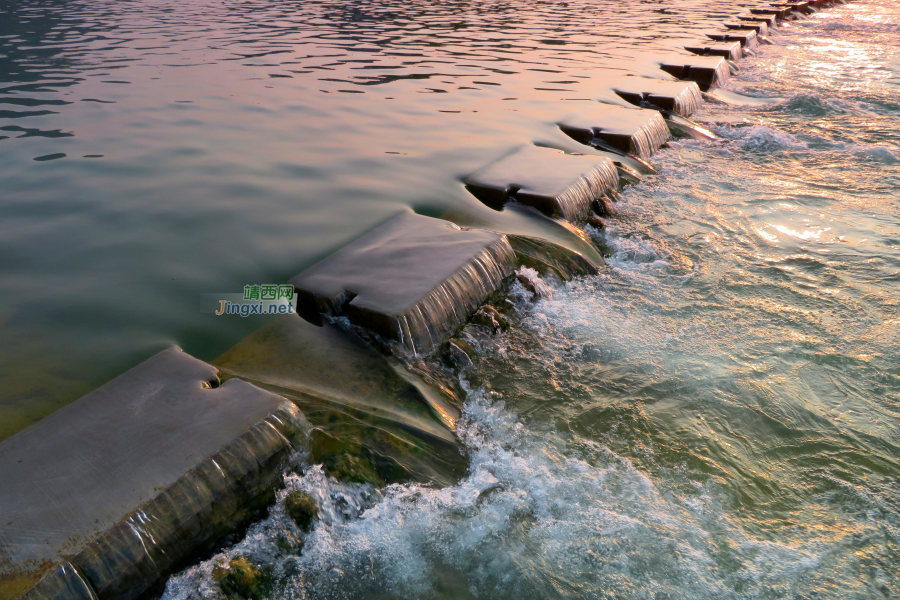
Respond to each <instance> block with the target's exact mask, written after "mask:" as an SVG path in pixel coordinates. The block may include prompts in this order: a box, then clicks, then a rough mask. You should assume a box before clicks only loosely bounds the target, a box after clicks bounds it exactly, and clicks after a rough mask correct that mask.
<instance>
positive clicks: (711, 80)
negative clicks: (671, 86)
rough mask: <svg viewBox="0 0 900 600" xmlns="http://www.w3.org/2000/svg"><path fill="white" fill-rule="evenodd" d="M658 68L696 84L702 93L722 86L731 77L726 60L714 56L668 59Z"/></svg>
mask: <svg viewBox="0 0 900 600" xmlns="http://www.w3.org/2000/svg"><path fill="white" fill-rule="evenodd" d="M660 68H661V69H662V70H663V71H665V72H666V73H668V74H669V75H671V76H673V77H676V78H678V79H682V80H687V81H694V82H696V83H697V85H698V86H700V89H701V90H704V91H705V90H708V89H710V88H712V87H716V86H720V85H722V84H724V83H725V82H726V81H728V78H729V76H730V75H731V71H730V70H729V68H728V63H727V62H726V60H725V59H724V58H720V57H715V56H693V57H687V56H686V57H684V58H682V59H670V60H667V61H666V62H663V63H661V64H660Z"/></svg>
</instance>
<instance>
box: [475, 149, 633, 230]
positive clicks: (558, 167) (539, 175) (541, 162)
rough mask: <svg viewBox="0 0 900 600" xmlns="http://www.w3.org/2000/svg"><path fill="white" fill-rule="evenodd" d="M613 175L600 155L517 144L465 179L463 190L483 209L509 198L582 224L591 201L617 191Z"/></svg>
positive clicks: (613, 169)
mask: <svg viewBox="0 0 900 600" xmlns="http://www.w3.org/2000/svg"><path fill="white" fill-rule="evenodd" d="M618 184H619V173H618V171H617V170H616V166H615V164H614V163H613V162H612V161H611V160H610V159H608V158H606V157H604V156H586V155H573V154H565V153H564V152H561V151H559V150H554V149H552V148H539V147H537V146H532V145H527V146H522V147H521V148H519V149H518V150H516V151H515V152H513V153H512V154H510V155H509V156H506V157H505V158H502V159H500V160H498V161H497V162H495V163H493V164H491V165H488V166H487V167H485V168H483V169H482V170H480V171H478V172H477V173H475V174H474V175H472V176H471V177H469V178H468V179H466V188H468V190H469V191H470V192H472V194H473V195H474V196H475V197H476V198H478V199H479V200H481V201H482V202H484V203H485V204H487V205H488V206H494V207H500V206H503V205H504V204H506V202H508V201H510V200H515V201H517V202H519V203H520V204H524V205H526V206H531V207H533V208H536V209H537V210H539V211H541V212H542V213H544V214H545V215H547V216H549V217H554V218H561V219H565V220H567V221H570V222H572V223H578V222H580V221H582V220H584V219H585V218H586V217H587V216H588V215H589V214H590V212H591V204H592V203H593V202H594V200H597V199H600V198H603V197H605V196H607V195H608V194H609V193H610V192H611V191H614V190H617V189H618Z"/></svg>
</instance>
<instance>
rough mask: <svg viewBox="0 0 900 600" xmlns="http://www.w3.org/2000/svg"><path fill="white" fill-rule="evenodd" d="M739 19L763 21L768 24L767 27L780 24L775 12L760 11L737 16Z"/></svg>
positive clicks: (748, 21) (749, 21)
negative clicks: (765, 12)
mask: <svg viewBox="0 0 900 600" xmlns="http://www.w3.org/2000/svg"><path fill="white" fill-rule="evenodd" d="M737 18H738V20H739V21H744V22H747V23H754V22H762V23H765V24H766V27H768V28H769V29H772V28H774V27H776V26H777V25H778V17H777V16H776V15H775V14H774V13H770V14H759V13H751V14H744V15H738V16H737Z"/></svg>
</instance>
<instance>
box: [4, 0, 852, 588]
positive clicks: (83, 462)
mask: <svg viewBox="0 0 900 600" xmlns="http://www.w3.org/2000/svg"><path fill="white" fill-rule="evenodd" d="M660 4H665V3H660ZM672 4H678V3H677V2H673V3H672ZM689 4H690V3H689ZM693 4H698V3H696V2H695V3H693ZM699 4H703V3H702V2H700V3H699ZM706 4H707V5H710V4H711V5H715V7H716V11H715V12H717V13H722V14H723V15H725V13H727V15H726V16H724V18H723V19H720V21H721V26H720V29H716V30H714V29H711V25H710V21H711V19H710V18H709V17H704V18H703V19H701V21H702V22H698V23H697V26H696V28H693V29H689V28H685V27H684V26H682V27H681V29H680V30H678V31H674V30H672V29H671V27H670V26H669V25H665V24H664V25H661V29H662V31H661V33H660V36H659V40H656V41H654V42H653V44H654V46H652V47H651V48H649V49H647V50H646V52H645V51H644V48H643V43H642V44H641V45H638V46H636V47H635V49H633V50H631V49H628V48H627V47H623V46H622V45H621V44H620V43H619V42H617V44H618V45H617V46H616V48H615V53H611V57H608V58H605V59H603V60H602V61H601V62H600V64H599V66H597V65H595V66H596V68H597V69H600V70H601V71H603V70H604V69H607V70H608V72H604V73H605V74H604V75H601V77H600V79H599V80H598V81H600V82H602V83H601V84H600V85H602V86H603V87H602V89H600V88H597V89H592V90H591V91H590V92H589V93H590V94H591V96H592V97H591V100H590V102H583V103H581V104H580V105H579V106H577V107H572V109H571V110H570V111H565V112H564V111H562V110H561V105H554V108H553V110H554V111H559V112H558V113H557V114H554V115H552V116H551V118H545V119H543V121H542V122H543V123H544V124H545V126H546V127H545V129H543V130H542V131H541V132H540V133H539V134H538V133H536V134H535V136H534V137H533V138H530V139H519V141H518V142H517V143H504V144H503V145H502V146H498V147H496V148H493V149H491V150H490V151H489V152H485V154H483V155H482V156H481V157H479V161H481V162H478V161H474V160H467V161H459V162H458V163H455V164H460V165H465V166H466V168H467V169H468V171H465V172H463V169H462V168H460V169H459V170H458V172H455V173H452V174H448V177H451V176H452V177H455V178H456V179H455V184H454V185H456V186H457V188H458V190H459V197H458V198H459V200H458V202H457V204H451V205H450V206H449V207H448V208H447V210H444V211H435V210H420V211H414V210H408V209H402V210H394V211H393V214H391V215H389V216H388V218H382V217H384V216H385V215H379V217H378V218H374V217H373V218H370V219H369V220H368V222H367V223H366V226H365V227H362V226H361V228H362V229H364V231H362V232H361V233H360V234H359V235H354V236H352V237H351V239H346V238H347V236H344V237H343V238H342V240H343V241H342V243H341V244H340V245H338V246H337V247H336V248H335V247H334V244H332V245H331V246H329V247H327V248H325V249H322V250H320V251H317V252H316V253H310V256H313V255H315V257H316V258H317V259H318V260H315V261H311V260H304V261H298V265H297V266H296V268H295V267H288V268H292V269H293V268H295V270H298V271H299V272H297V274H296V275H295V276H293V277H292V278H290V279H288V280H287V281H286V282H279V283H287V284H289V285H291V286H293V289H294V294H295V298H296V312H297V313H298V314H297V315H285V316H283V317H279V318H278V320H276V321H272V322H271V323H270V324H268V325H265V326H263V327H262V328H258V329H257V330H255V331H253V332H250V333H249V335H248V336H247V337H245V339H244V341H242V342H240V343H238V344H237V345H234V346H232V347H231V349H230V350H227V351H226V352H225V353H224V354H222V356H221V357H220V358H219V359H217V360H215V361H205V360H204V361H201V360H199V359H197V358H194V357H193V356H191V355H189V354H187V353H186V352H184V351H182V350H181V349H180V348H178V347H169V348H168V349H165V350H162V351H161V352H159V353H156V354H154V355H153V356H152V357H151V358H149V359H147V360H145V361H143V362H140V363H139V364H137V365H136V366H134V367H133V368H131V369H129V370H127V371H125V372H124V373H122V374H121V375H119V376H118V377H116V378H114V379H112V380H111V381H109V382H107V383H105V384H103V385H101V386H99V387H97V388H96V389H94V390H93V391H90V392H88V393H87V394H85V395H83V396H81V397H80V398H79V399H77V400H75V401H73V402H71V403H69V404H67V405H66V406H64V407H62V408H60V409H59V410H57V411H55V412H52V413H51V414H49V415H48V416H45V417H44V418H42V419H40V420H38V421H37V422H36V423H34V424H32V425H30V426H29V427H27V428H25V429H23V430H21V431H18V432H17V433H15V434H13V435H11V436H10V437H8V438H6V439H2V440H0V599H2V600H15V599H18V598H27V599H28V600H39V599H48V600H50V599H52V600H75V599H83V600H139V599H142V598H147V597H153V596H156V595H159V594H160V593H161V591H162V589H163V588H164V586H165V585H166V582H167V581H168V578H169V577H170V576H171V575H173V574H175V573H178V572H179V571H182V570H183V569H185V568H187V567H191V566H192V565H195V564H197V563H198V562H199V561H202V560H205V559H206V558H208V557H209V556H211V555H212V554H214V553H215V552H218V551H221V549H222V548H223V547H227V546H228V544H230V543H232V542H230V541H229V542H227V543H226V542H223V540H231V539H232V538H233V537H234V536H235V535H237V534H240V533H242V532H244V531H246V530H247V528H248V527H251V526H252V525H253V524H254V523H257V522H259V521H260V520H261V519H262V518H264V516H265V515H266V514H267V511H271V514H275V513H277V514H279V515H281V514H282V513H284V511H285V510H286V509H285V508H284V507H285V506H287V504H286V502H287V501H286V499H285V498H286V496H285V494H284V493H282V491H281V489H280V488H281V486H283V485H284V480H285V477H286V476H287V477H291V476H292V475H291V474H292V473H296V471H297V469H298V467H297V464H298V462H297V461H298V460H301V458H298V457H306V458H309V456H312V457H313V459H314V460H315V459H316V458H322V460H321V461H320V462H321V463H322V464H324V465H325V473H326V474H327V475H329V476H331V477H333V478H334V479H336V480H338V481H341V480H342V478H343V480H346V481H352V482H355V483H357V484H364V485H369V486H370V487H372V489H375V488H380V487H384V486H386V485H388V484H390V483H393V482H398V483H405V482H409V481H420V480H421V481H422V482H423V483H424V482H427V481H432V482H438V483H440V484H444V483H451V482H452V481H453V477H458V475H459V471H460V469H459V465H458V460H457V459H458V458H459V438H458V437H457V431H456V428H457V423H458V422H461V421H462V420H464V413H465V410H464V407H463V403H462V401H461V400H460V398H461V396H462V395H463V394H464V392H465V390H463V389H462V388H463V387H464V386H462V385H461V384H458V383H456V382H453V381H450V382H448V381H447V379H448V378H447V377H446V375H445V373H444V372H442V371H441V370H440V369H438V368H437V367H435V366H434V365H448V364H449V365H453V368H458V367H459V365H461V364H468V363H470V362H471V359H472V355H473V354H474V353H475V350H474V349H473V348H474V347H475V346H476V345H477V341H478V339H480V338H479V336H481V337H483V338H489V337H490V336H493V335H496V334H497V333H498V332H501V331H504V330H506V329H508V328H509V323H508V319H507V317H506V316H505V313H504V309H505V308H504V307H505V303H506V304H508V302H507V301H506V298H507V295H508V294H509V293H511V292H510V290H513V289H514V290H515V293H516V294H520V295H524V296H527V297H528V298H530V299H532V300H536V299H538V298H541V297H543V296H544V295H547V294H548V292H546V291H543V288H542V285H543V284H542V281H541V280H540V278H544V279H546V280H550V281H554V282H557V283H561V282H566V281H574V280H577V279H578V278H584V277H586V276H593V275H596V274H602V273H604V270H605V269H607V267H606V266H605V265H604V256H606V257H608V256H609V251H608V248H604V247H603V245H602V244H601V243H598V239H599V238H600V237H601V236H602V232H603V230H604V228H605V227H606V222H605V221H604V219H609V218H610V217H611V216H612V215H615V214H616V203H617V201H618V199H619V197H620V194H621V193H622V191H623V189H625V188H626V187H627V186H629V185H634V184H639V183H640V182H641V180H642V179H643V178H645V177H647V176H649V175H651V174H655V173H656V169H655V167H654V165H653V163H652V161H654V160H655V157H656V156H657V153H658V152H659V151H660V150H661V149H663V148H665V147H666V146H667V144H669V143H670V142H672V141H673V140H680V139H683V138H701V139H714V138H716V135H715V134H714V133H713V132H711V131H710V130H709V129H707V128H706V127H705V126H704V125H703V124H702V123H698V122H695V121H692V120H691V117H692V116H693V115H695V113H697V112H699V111H700V110H701V109H702V107H703V103H704V97H706V98H708V99H715V98H716V97H715V93H716V90H717V89H719V88H722V87H724V86H727V85H728V83H729V80H730V79H731V77H732V76H733V74H734V73H737V72H738V71H739V66H738V64H737V63H738V62H739V61H742V60H743V61H752V60H753V56H754V55H755V54H756V53H757V52H760V51H761V49H764V48H765V46H766V45H768V44H772V43H777V36H778V35H779V33H778V31H779V28H780V27H783V26H784V25H785V24H786V23H790V22H792V21H793V20H794V19H805V18H807V17H808V16H809V15H811V14H816V13H817V12H818V11H820V10H825V9H827V8H828V7H830V6H835V5H838V4H843V3H842V2H839V0H815V1H811V2H785V3H772V2H767V1H756V0H754V1H749V0H748V1H738V2H731V3H709V2H707V3H706ZM698 10H699V9H698ZM689 14H693V13H690V12H689ZM660 40H662V41H660ZM666 40H669V41H666ZM549 45H551V46H552V44H549ZM560 47H562V46H560ZM616 53H618V55H617V56H613V55H614V54H616ZM272 79H273V80H277V78H274V77H273V78H272ZM554 85H557V84H554ZM558 85H563V84H558ZM566 85H568V84H566ZM592 85H597V83H596V82H594V83H592ZM581 91H582V92H584V90H583V89H582V90H581ZM585 93H588V92H585ZM722 97H723V98H725V97H726V96H725V95H723V96H722ZM500 102H502V100H501V101H500ZM717 102H720V103H723V104H724V103H726V102H725V101H724V100H721V101H718V100H717ZM570 104H571V103H570ZM448 114H455V113H453V111H448ZM498 114H499V113H498ZM298 118H299V119H300V120H301V121H302V119H304V118H305V117H303V116H302V115H301V116H300V117H298ZM346 118H347V119H348V120H347V123H348V124H349V125H350V126H352V124H353V118H352V116H350V117H346ZM473 118H476V119H477V117H473ZM485 126H487V125H485ZM554 136H558V137H554ZM392 152H393V151H392ZM398 152H399V151H398ZM48 156H49V155H48ZM400 156H402V155H400ZM482 159H483V160H482ZM35 160H37V159H35ZM49 160H52V159H49ZM364 163H365V161H363V160H360V161H359V164H360V165H363V164H364ZM397 164H398V166H397V167H396V170H397V173H396V174H392V173H387V172H385V173H383V177H384V179H390V178H391V177H402V169H403V164H404V163H403V162H398V163H397ZM361 168H362V167H361ZM303 176H304V177H305V176H306V175H303ZM367 177H369V178H371V177H372V175H371V174H369V175H367ZM366 185H367V186H370V187H372V188H377V187H378V185H377V184H376V183H372V181H369V182H368V183H366ZM408 187H412V188H417V189H420V190H423V193H424V190H427V185H425V184H423V182H421V181H415V182H412V183H410V184H409V186H408ZM429 193H431V192H429ZM460 207H462V208H460ZM236 250H239V249H237V248H236ZM173 279H174V277H173ZM473 340H474V341H473ZM326 357H327V358H326ZM357 377H358V379H357ZM334 406H341V407H344V408H342V409H341V410H333V407H334ZM342 411H343V412H342ZM307 412H309V413H310V414H306V413H307ZM367 419H371V420H367ZM329 427H333V429H329ZM341 427H345V428H344V429H341ZM351 429H352V430H353V431H354V432H356V433H354V435H358V436H359V439H356V438H354V440H353V441H352V442H348V441H347V440H345V439H343V438H342V435H343V432H345V431H349V430H351ZM361 430H363V433H358V432H359V431H361ZM373 432H375V433H373ZM464 435H471V432H466V433H464ZM403 436H408V437H403ZM386 440H387V441H386ZM397 440H400V441H397ZM409 440H412V441H409ZM423 440H424V441H423ZM417 444H420V445H419V446H417ZM423 448H426V449H427V450H423ZM429 452H430V453H432V454H428V453H429ZM423 456H425V457H426V458H428V457H431V456H434V457H437V458H435V460H436V461H438V460H439V461H444V462H440V467H435V468H434V469H433V470H429V468H428V467H427V466H423V465H422V464H421V463H417V462H416V460H420V461H422V462H425V459H423V458H422V457H423ZM404 457H412V458H410V459H409V463H408V464H407V463H404V462H403V461H404V460H406V459H405V458H404ZM304 460H305V459H304ZM436 464H437V462H436ZM317 501H318V502H319V503H320V504H321V502H322V499H321V498H319V499H318V500H317ZM276 507H277V508H276ZM348 510H349V509H348ZM279 511H280V512H279ZM292 518H293V517H292ZM292 522H294V523H295V525H291V527H293V528H294V529H296V527H299V528H300V529H299V530H297V531H300V530H302V529H303V526H301V525H299V523H300V520H298V519H296V518H295V519H294V521H292ZM297 535H298V536H300V534H297ZM298 539H299V537H298ZM285 543H288V542H285ZM297 544H298V546H297V547H298V548H302V542H297ZM297 552H298V553H299V552H300V550H297ZM229 564H231V565H232V566H231V567H229V568H230V569H232V571H229V573H231V572H236V569H237V568H238V567H237V566H234V565H235V564H236V563H234V562H232V563H229ZM219 574H220V575H221V573H219ZM223 577H225V579H221V581H232V580H229V579H227V577H228V575H225V576H223ZM223 585H226V586H227V585H232V584H223ZM233 585H237V584H233ZM223 589H224V588H223ZM235 589H237V588H235ZM254 593H257V592H254ZM231 597H243V596H241V595H240V593H239V592H233V594H232V595H231ZM251 598H254V596H251Z"/></svg>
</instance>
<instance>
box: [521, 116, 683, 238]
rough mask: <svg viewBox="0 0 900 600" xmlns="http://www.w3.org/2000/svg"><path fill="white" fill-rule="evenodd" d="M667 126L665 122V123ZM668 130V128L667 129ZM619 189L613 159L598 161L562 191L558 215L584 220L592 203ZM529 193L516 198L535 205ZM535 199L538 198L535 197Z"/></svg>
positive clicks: (576, 220) (577, 221) (564, 217)
mask: <svg viewBox="0 0 900 600" xmlns="http://www.w3.org/2000/svg"><path fill="white" fill-rule="evenodd" d="M663 126H665V123H663ZM666 131H667V132H668V130H666ZM618 189H619V172H618V170H617V169H616V165H615V163H614V162H612V161H611V160H603V161H601V162H598V163H597V164H596V165H594V167H593V168H592V169H591V170H590V171H588V172H587V173H584V174H582V175H581V177H579V178H578V179H577V180H576V181H575V182H574V183H572V184H571V185H570V186H569V187H567V188H566V189H565V190H564V191H563V192H562V193H560V194H559V195H558V196H557V197H556V200H557V202H558V205H559V206H558V210H559V213H560V214H558V215H555V216H558V217H562V218H563V219H565V220H567V221H569V222H571V223H579V222H581V221H583V220H584V219H585V218H586V217H587V216H588V215H589V214H590V211H591V203H592V202H593V201H594V200H596V199H598V198H602V197H604V196H606V195H608V194H610V193H611V192H615V191H618ZM528 196H529V194H528V193H526V192H518V193H517V194H516V195H515V199H516V200H517V201H519V202H522V203H523V204H529V205H535V202H529V201H527V198H528ZM535 200H538V199H537V198H535Z"/></svg>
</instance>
